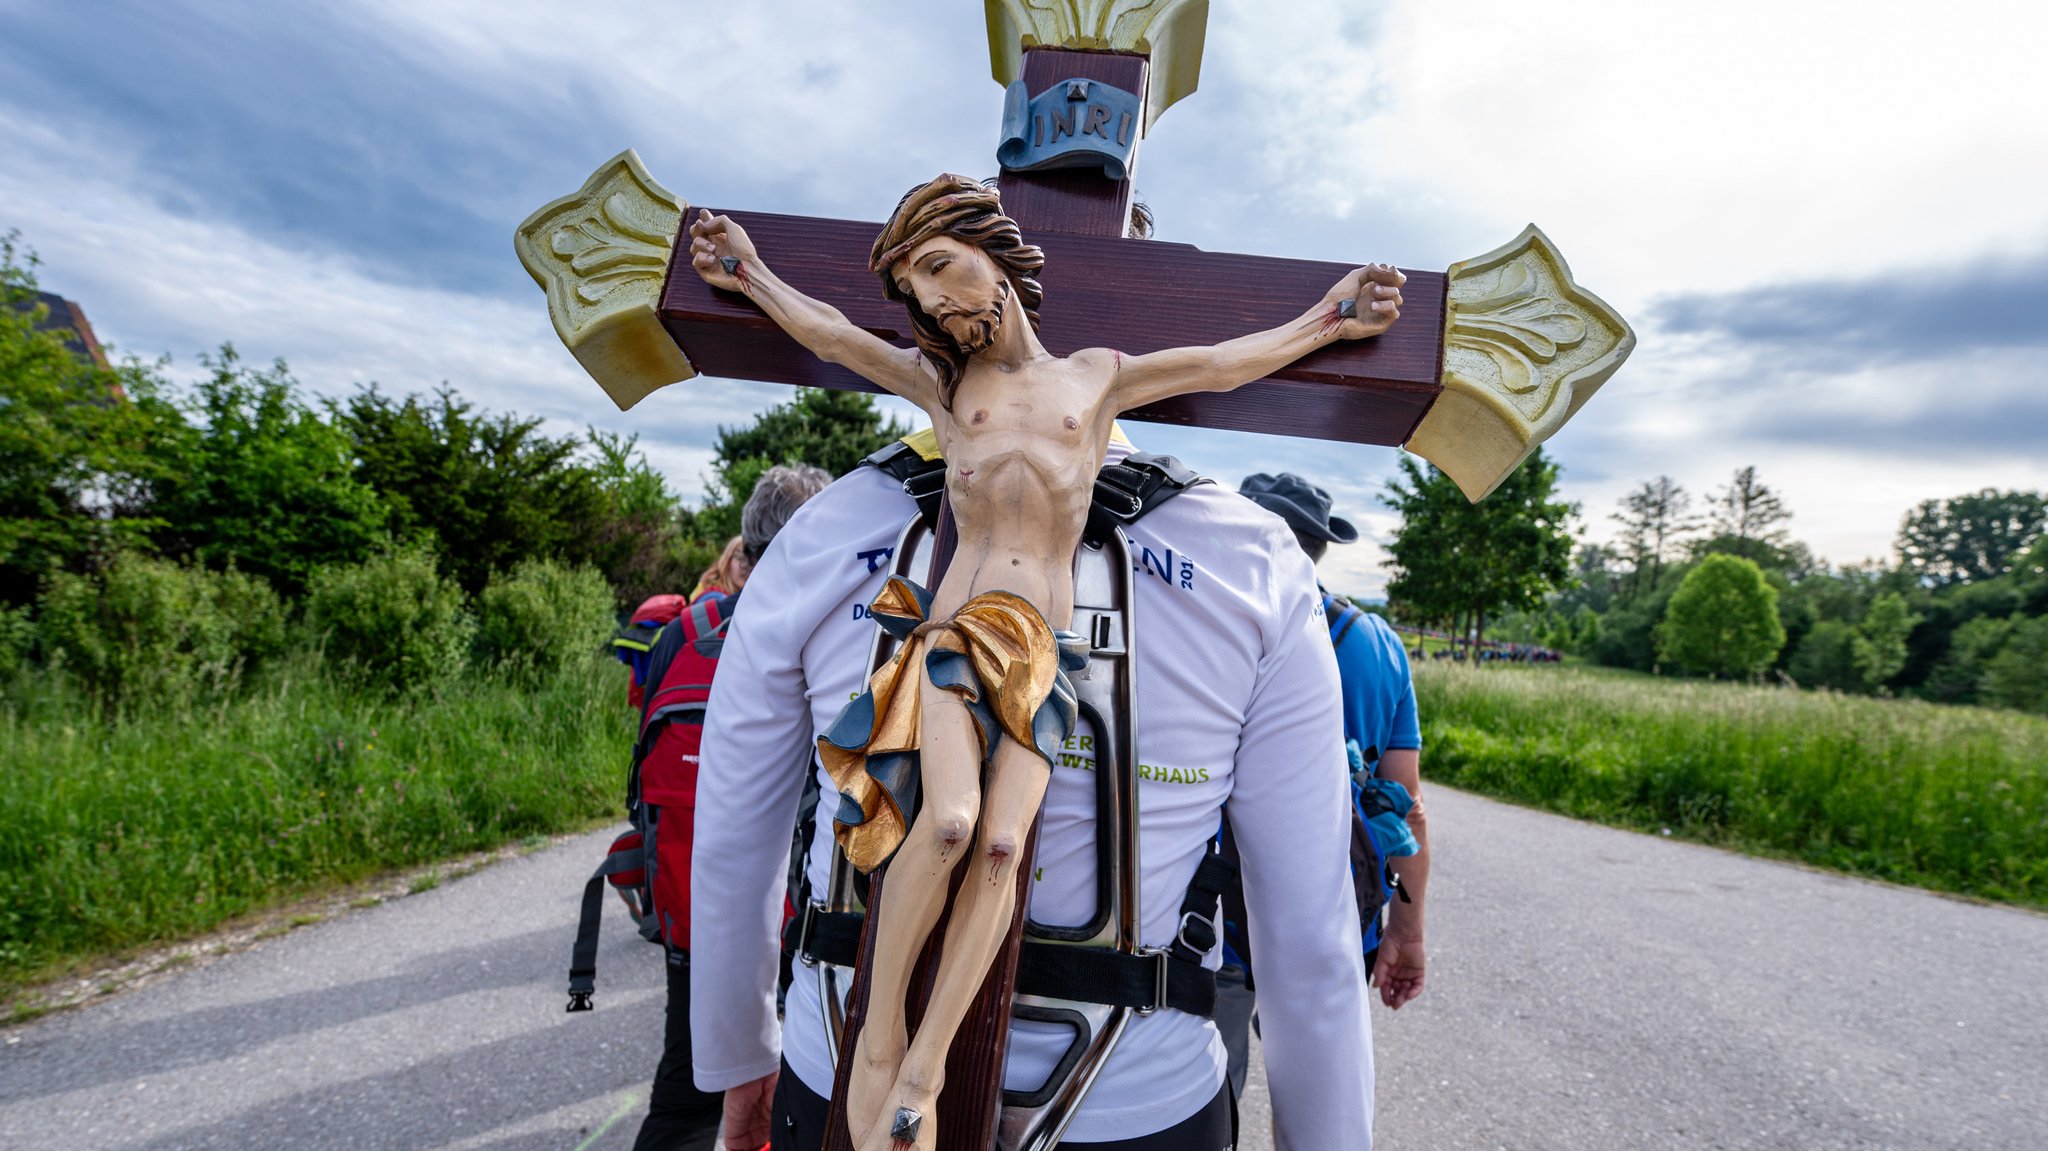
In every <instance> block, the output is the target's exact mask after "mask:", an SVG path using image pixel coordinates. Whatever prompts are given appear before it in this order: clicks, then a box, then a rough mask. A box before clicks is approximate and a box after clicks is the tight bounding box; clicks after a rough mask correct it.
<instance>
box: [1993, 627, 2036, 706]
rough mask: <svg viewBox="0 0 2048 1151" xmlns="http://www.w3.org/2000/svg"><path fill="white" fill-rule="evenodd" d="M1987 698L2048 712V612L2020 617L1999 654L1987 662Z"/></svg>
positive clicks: (2005, 704) (2006, 704)
mask: <svg viewBox="0 0 2048 1151" xmlns="http://www.w3.org/2000/svg"><path fill="white" fill-rule="evenodd" d="M1983 683H1984V686H1983V691H1984V698H1985V699H1987V700H1989V701H1990V702H1992V703H1996V704H2002V705H2003V706H2005V707H2016V708H2018V709H2020V710H2021V711H2032V712H2039V713H2042V714H2048V616H2040V617H2037V618H2035V619H2029V620H2018V621H2015V622H2014V623H2013V625H2012V632H2011V634H2010V635H2009V636H2008V637H2007V638H2006V641H2005V645H2004V647H2002V648H2001V649H2000V650H1999V652H1998V654H1997V655H1995V656H1993V657H1991V659H1990V660H1989V661H1988V662H1987V663H1986V664H1985V665H1984V681H1983Z"/></svg>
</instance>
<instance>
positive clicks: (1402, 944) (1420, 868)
mask: <svg viewBox="0 0 2048 1151" xmlns="http://www.w3.org/2000/svg"><path fill="white" fill-rule="evenodd" d="M1238 491H1239V493H1240V494H1242V495H1244V496H1245V497H1246V498H1247V499H1249V500H1251V501H1252V502H1253V503H1256V504H1258V505H1259V506H1260V507H1262V508H1265V509H1266V510H1267V511H1269V512H1272V513H1273V514H1275V515H1277V516H1279V517H1280V518H1281V519H1283V520H1285V521H1286V522H1287V526H1288V527H1289V528H1291V529H1292V530H1293V532H1294V538H1295V539H1296V540H1297V541H1299V542H1300V544H1301V548H1302V550H1303V551H1305V552H1307V553H1308V557H1309V558H1310V559H1311V560H1314V561H1316V562H1317V563H1321V562H1322V559H1323V555H1324V554H1325V553H1326V552H1328V551H1329V548H1330V545H1331V544H1333V543H1338V544H1348V543H1353V542H1356V541H1357V539H1358V529H1357V528H1356V527H1354V526H1353V525H1352V524H1351V522H1350V521H1348V520H1345V519H1343V518H1341V517H1339V516H1333V515H1331V514H1330V493H1328V492H1326V491H1324V490H1323V489H1322V488H1319V487H1317V486H1316V485H1315V484H1312V483H1310V482H1309V481H1308V480H1306V479H1303V478H1302V477H1301V476H1298V475H1295V474H1293V473H1292V472H1282V473H1280V474H1279V475H1267V474H1266V473H1264V472H1261V473H1259V474H1257V475H1252V476H1247V477H1245V481H1244V483H1242V484H1240V485H1238ZM1323 611H1324V614H1325V616H1326V617H1327V619H1328V622H1329V625H1330V642H1331V643H1332V644H1333V645H1335V647H1336V649H1337V673H1338V675H1339V677H1340V678H1341V679H1342V680H1343V685H1344V687H1343V690H1344V738H1345V739H1346V740H1347V741H1350V742H1353V743H1355V744H1356V745H1357V746H1358V748H1359V750H1360V751H1361V753H1362V754H1363V758H1364V761H1365V763H1366V765H1368V766H1370V765H1372V764H1373V761H1374V758H1375V757H1377V759H1378V766H1377V767H1376V768H1375V774H1377V775H1378V776H1379V777H1380V778H1381V779H1385V780H1391V781H1392V782H1394V783H1398V784H1400V785H1401V786H1402V787H1404V788H1406V789H1407V791H1408V795H1409V796H1410V797H1411V798H1412V799H1413V800H1414V803H1415V806H1414V807H1413V808H1412V809H1411V810H1410V811H1409V812H1408V827H1409V830H1410V831H1411V832H1412V833H1413V834H1414V836H1415V845H1416V850H1415V854H1413V855H1409V856H1403V857H1400V858H1399V860H1398V862H1397V863H1396V864H1395V871H1397V872H1398V873H1399V874H1400V877H1401V887H1402V889H1403V891H1405V892H1406V894H1407V898H1406V899H1401V898H1396V899H1394V900H1393V901H1392V902H1390V903H1389V904H1388V911H1387V920H1386V925H1385V928H1384V931H1383V934H1382V936H1381V938H1380V940H1379V947H1378V949H1377V950H1376V951H1375V950H1373V949H1372V943H1373V941H1372V940H1370V939H1368V940H1366V941H1365V943H1366V946H1367V948H1368V951H1367V956H1366V970H1367V971H1368V972H1370V973H1371V978H1372V982H1373V985H1374V986H1375V987H1377V988H1378V989H1379V993H1380V1002H1382V1003H1384V1004H1386V1005H1387V1006H1388V1007H1390V1008H1393V1009H1395V1010H1399V1009H1400V1008H1401V1006H1402V1005H1403V1004H1405V1003H1407V1002H1409V1001H1410V1000H1412V999H1414V998H1415V997H1416V996H1418V995H1420V994H1422V983H1423V977H1424V974H1425V971H1426V968H1427V958H1426V953H1425V950H1424V946H1423V907H1424V899H1425V897H1426V895H1427V894H1428V890H1429V824H1428V820H1427V819H1426V818H1425V817H1424V814H1423V803H1422V731H1421V728H1420V726H1419V725H1418V723H1417V721H1416V717H1415V683H1414V681H1413V679H1411V678H1410V675H1409V670H1408V651H1407V647H1406V646H1405V645H1404V644H1403V643H1402V642H1401V639H1400V637H1399V636H1398V635H1396V634H1395V633H1394V629H1393V628H1392V627H1390V626H1389V625H1388V624H1387V621H1386V620H1385V619H1383V618H1381V617H1380V616H1378V615H1375V614H1373V613H1372V612H1368V611H1364V610H1362V609H1360V608H1358V607H1355V606H1353V605H1352V604H1351V603H1350V602H1349V601H1348V600H1345V599H1343V598H1342V597H1340V596H1335V595H1332V594H1330V592H1329V591H1328V590H1327V589H1325V590H1324V591H1323Z"/></svg>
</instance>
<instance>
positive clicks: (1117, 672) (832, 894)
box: [797, 517, 1167, 1151]
mask: <svg viewBox="0 0 2048 1151" xmlns="http://www.w3.org/2000/svg"><path fill="white" fill-rule="evenodd" d="M933 553H934V537H933V534H932V532H931V531H930V530H929V529H928V528H927V527H926V525H925V522H924V520H923V519H922V518H921V517H913V518H912V519H911V521H910V523H909V524H907V525H905V527H904V529H903V533H902V535H901V536H900V537H899V538H898V540H897V544H896V554H895V562H894V571H895V574H897V575H900V576H906V577H908V576H909V575H910V573H912V572H916V573H918V574H919V575H922V574H924V573H925V572H928V571H929V570H931V562H932V558H933ZM1135 602H1136V586H1135V576H1134V575H1133V569H1132V567H1131V550H1130V543H1129V540H1128V539H1126V538H1125V536H1124V534H1123V532H1122V531H1121V530H1118V531H1116V532H1115V533H1113V534H1112V535H1111V536H1110V537H1109V538H1108V539H1107V540H1105V541H1104V542H1102V543H1100V544H1097V543H1092V542H1089V543H1083V544H1082V545H1081V546H1080V547H1079V548H1078V549H1076V551H1075V553H1074V620H1073V625H1072V627H1073V630H1075V631H1077V632H1079V633H1080V634H1082V635H1083V636H1085V637H1087V639H1088V644H1089V653H1088V664H1087V666H1086V667H1084V668H1082V669H1080V670H1079V671H1076V672H1074V673H1072V674H1071V676H1070V677H1069V678H1070V679H1071V681H1072V683H1073V686H1074V695H1075V699H1076V703H1077V704H1078V710H1079V715H1080V717H1081V718H1082V719H1085V720H1086V721H1087V722H1088V726H1089V727H1090V728H1092V729H1093V731H1094V732H1095V788H1096V791H1095V795H1096V828H1097V834H1096V838H1095V855H1096V901H1095V914H1094V916H1093V918H1091V919H1090V920H1089V921H1088V922H1087V923H1084V924H1079V925H1075V926H1059V925H1052V924H1043V923H1039V922H1037V921H1035V920H1032V919H1031V918H1029V917H1028V916H1027V917H1026V918H1025V921H1024V938H1025V939H1026V940H1027V941H1028V942H1032V943H1035V944H1039V945H1044V946H1055V947H1089V948H1098V949H1106V950H1116V951H1121V952H1124V953H1126V954H1130V955H1137V956H1143V957H1146V958H1150V959H1154V960H1155V961H1156V962H1157V964H1158V967H1159V972H1160V975H1159V994H1158V995H1157V996H1156V997H1155V1000H1154V1002H1155V1007H1154V1008H1151V1009H1147V1008H1143V1007H1135V1008H1134V1007H1112V1006H1109V1005H1107V1004H1100V1003H1085V1002H1080V1001H1076V1000H1068V999H1055V998H1052V997H1049V996H1042V995H1025V994H1018V995H1017V996H1015V998H1014V999H1013V1001H1012V1004H1011V1008H1010V1015H1011V1018H1012V1019H1013V1020H1016V1019H1022V1020H1028V1021H1031V1022H1036V1023H1050V1024H1058V1025H1061V1026H1065V1027H1068V1028H1070V1029H1072V1031H1073V1033H1074V1037H1073V1039H1072V1041H1071V1042H1070V1043H1069V1044H1068V1045H1067V1049H1066V1051H1065V1052H1064V1053H1063V1054H1062V1055H1061V1057H1060V1059H1059V1061H1058V1063H1057V1064H1056V1065H1055V1066H1054V1068H1053V1071H1052V1074H1051V1075H1050V1076H1049V1077H1048V1078H1047V1080H1046V1082H1045V1083H1043V1084H1041V1085H1039V1086H1038V1087H1036V1088H1034V1089H1032V1090H1030V1091H1004V1092H1003V1109H1002V1117H1001V1119H1000V1121H999V1123H998V1124H997V1129H996V1142H995V1147H996V1151H1047V1149H1049V1148H1052V1147H1054V1146H1057V1145H1058V1143H1059V1141H1060V1136H1061V1135H1062V1134H1063V1133H1064V1132H1065V1131H1066V1128H1067V1124H1068V1123H1069V1122H1070V1121H1071V1120H1072V1119H1073V1117H1074V1113H1075V1111H1076V1110H1077V1109H1078V1108H1079V1106H1080V1103H1081V1100H1082V1099H1083V1098H1084V1097H1085V1096H1086V1095H1087V1094H1088V1091H1089V1089H1090V1088H1091V1087H1093V1086H1094V1084H1095V1077H1096V1076H1097V1075H1098V1074H1100V1072H1101V1070H1102V1066H1103V1064H1104V1063H1105V1062H1106V1061H1107V1060H1108V1058H1109V1054H1110V1052H1111V1051H1112V1050H1113V1049H1114V1048H1115V1047H1116V1044H1117V1041H1118V1040H1119V1039H1121V1038H1122V1037H1123V1032H1124V1028H1125V1027H1126V1026H1128V1025H1129V1023H1130V1018H1131V1016H1132V1015H1133V1014H1139V1015H1146V1014H1150V1013H1151V1011H1152V1010H1156V1004H1161V1003H1164V1002H1165V1000H1166V971H1167V966H1166V964H1167V953H1166V952H1165V951H1163V950H1159V949H1156V948H1147V947H1144V946H1143V945H1142V942H1141V932H1142V926H1143V923H1144V919H1143V916H1142V914H1141V907H1140V905H1139V881H1138V754H1137V693H1136V692H1135V690H1133V689H1134V685H1135V675H1134V668H1135V660H1136V655H1137V649H1136V638H1137V637H1136V634H1135V632H1134V629H1133V627H1132V610H1131V608H1132V605H1133V604H1134V603H1135ZM896 647H897V643H896V641H895V639H893V638H892V637H891V636H890V635H889V634H888V633H887V632H885V631H882V630H881V629H879V628H877V629H876V633H875V640H874V646H873V647H872V648H871V650H870V655H869V661H868V666H869V669H870V670H871V671H872V670H875V669H879V668H880V667H881V666H882V665H883V664H884V663H886V662H888V660H889V658H890V657H891V656H892V655H894V654H895V651H896ZM854 877H855V871H854V868H853V866H852V864H850V863H849V862H848V861H847V859H846V853H845V852H843V851H840V850H837V849H836V848H835V849H834V850H833V852H832V865H831V869H830V873H829V875H828V877H827V879H826V882H825V888H824V891H823V892H822V894H821V895H820V896H817V897H814V898H813V899H812V900H811V901H810V903H809V905H808V906H807V907H804V908H800V909H799V913H800V914H802V915H803V916H804V923H803V931H802V935H801V936H800V938H799V941H798V947H797V960H798V962H799V963H801V964H802V965H803V966H804V967H806V968H808V969H810V970H811V971H812V972H813V973H814V974H815V976H816V978H817V980H818V998H819V1001H820V1003H821V1005H822V1011H823V1014H824V1023H825V1028H826V1031H827V1033H828V1034H829V1035H830V1036H831V1039H832V1043H831V1050H832V1051H833V1052H834V1058H835V1060H836V1059H837V1057H838V1056H837V1052H838V1051H839V1047H840V1038H841V1035H842V1033H843V1031H844V1030H845V1027H846V1011H845V995H846V992H847V991H848V990H849V989H851V987H852V986H853V976H854V969H853V968H851V967H843V966H840V965H838V964H835V963H831V962H828V961H826V960H822V959H816V958H812V957H809V956H807V955H806V954H805V951H806V950H807V944H808V942H809V939H808V935H809V932H808V927H809V925H810V923H811V922H812V921H813V919H814V917H816V916H818V915H823V914H842V915H843V914H863V913H865V911H866V907H865V905H864V904H863V903H862V901H861V898H860V893H859V892H858V891H857V890H856V885H855V882H854Z"/></svg>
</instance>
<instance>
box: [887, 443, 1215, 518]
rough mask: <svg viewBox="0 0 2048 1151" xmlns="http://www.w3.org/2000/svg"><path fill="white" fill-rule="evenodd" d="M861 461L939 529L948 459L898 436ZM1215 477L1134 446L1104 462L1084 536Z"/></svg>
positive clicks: (1135, 516)
mask: <svg viewBox="0 0 2048 1151" xmlns="http://www.w3.org/2000/svg"><path fill="white" fill-rule="evenodd" d="M861 464H862V465H864V466H868V467H874V468H879V469H881V471H882V473H883V474H884V475H887V476H888V477H889V478H890V479H893V480H895V481H896V482H897V483H899V484H901V485H903V491H904V494H906V495H908V496H909V497H910V498H911V499H913V500H915V501H917V514H918V515H919V516H921V517H923V519H924V522H925V526H926V527H928V528H931V529H932V530H934V531H936V530H938V522H939V497H940V496H942V495H944V494H945V492H946V461H944V460H928V459H925V458H924V457H923V456H921V455H919V454H918V453H917V449H916V448H913V447H911V446H910V445H909V444H907V443H905V442H903V441H902V440H896V441H893V442H892V443H890V444H889V445H888V446H887V447H884V448H882V449H881V450H880V451H877V452H875V453H874V454H873V455H870V456H869V457H868V458H866V459H864V460H862V461H861ZM1214 482H1215V481H1214V480H1210V479H1208V478H1206V477H1204V476H1201V475H1198V474H1197V473H1196V472H1195V470H1194V469H1193V468H1190V467H1188V466H1187V465H1186V464H1183V463H1181V462H1180V461H1179V460H1177V459H1175V458H1173V457H1172V456H1155V455H1153V454H1152V453H1150V452H1132V453H1131V454H1130V455H1127V456H1125V457H1124V458H1123V459H1122V460H1119V461H1118V462H1116V463H1113V464H1107V465H1104V467H1103V469H1102V471H1100V472H1099V473H1097V474H1096V476H1095V494H1094V498H1093V500H1092V501H1091V502H1090V504H1089V507H1088V526H1087V528H1086V529H1084V531H1083V532H1082V538H1083V539H1086V540H1090V541H1093V542H1096V543H1100V542H1101V541H1103V540H1106V539H1108V538H1109V537H1110V535H1111V534H1112V533H1114V532H1115V531H1116V529H1118V528H1120V527H1124V526H1126V525H1129V524H1133V523H1136V522H1137V521H1138V520H1139V519H1140V518H1142V517H1143V516H1144V515H1145V513H1146V512H1149V511H1151V510H1152V509H1153V508H1156V507H1158V506H1159V505H1160V504H1163V503H1165V502H1166V501H1167V500H1170V499H1172V498H1173V497H1175V496H1177V495H1179V494H1180V493H1182V492H1184V491H1186V490H1187V489H1189V488H1191V487H1194V486H1196V485H1197V484H1207V483H1214Z"/></svg>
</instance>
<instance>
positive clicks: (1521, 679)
mask: <svg viewBox="0 0 2048 1151" xmlns="http://www.w3.org/2000/svg"><path fill="white" fill-rule="evenodd" d="M1415 686H1416V695H1417V700H1418V703H1419V705H1420V708H1421V713H1422V718H1423V744H1424V748H1423V770H1424V772H1425V773H1426V774H1427V775H1429V776H1430V778H1432V779H1435V780H1441V781H1443V782H1445V783H1449V784H1453V785H1455V786H1459V787H1466V788H1470V789H1473V790H1476V791H1483V792H1488V793H1491V794H1494V795H1498V796H1502V797H1504V798H1508V799H1513V800H1517V801H1520V802H1524V803H1530V804H1534V805H1537V806H1540V807H1545V808H1549V809H1551V810H1554V811H1560V812H1564V813H1566V814H1569V815H1575V816H1580V817H1583V818H1588V819H1597V820H1602V821H1605V822H1610V823H1617V824H1621V825H1623V826H1628V827H1637V828H1643V829H1647V830H1662V829H1665V828H1669V829H1670V830H1671V831H1672V832H1673V833H1675V834H1679V835H1684V836H1687V837H1689V838H1693V839H1698V840H1702V841H1705V842H1709V843H1716V844H1723V845H1727V846H1731V847H1738V848H1743V849H1746V850H1753V851H1761V852H1764V853H1768V854H1773V855H1778V856H1782V857H1786V858H1791V859H1798V860H1802V861H1805V862H1808V863H1813V864H1818V865H1821V866H1825V867H1832V868H1838V869H1840V870H1844V871H1850V872H1855V873H1858V874H1863V875H1870V876H1876V877H1879V878H1883V879H1889V880H1894V881H1897V882H1902V883H1911V884H1916V885H1920V886H1925V887H1932V888H1937V889H1941V890H1947V891H1956V892H1963V893H1967V894H1972V895H1979V896H1983V897H1985V898H1990V899H1999V900H2006V901H2010V902H2014V903H2022V904H2030V905H2034V906H2048V720H2041V719H2035V718H2031V717H2028V716H2021V715H2014V714H2011V713H2006V712H1996V711H1988V710H1984V709H1980V708H1966V707H1948V706H1937V705H1933V704H1927V703H1921V702H1919V701H1914V700H1876V699H1866V698H1859V697H1851V696H1843V695H1836V694H1833V693H1828V692H1798V691H1787V690H1780V689H1775V688H1765V687H1743V686H1737V685H1731V684H1719V683H1701V682H1697V681H1693V682H1674V681H1670V680H1661V679H1652V678H1650V677H1647V676H1639V675H1630V674H1624V673H1611V672H1605V673H1603V672H1597V671H1586V670H1578V669H1569V668H1511V667H1500V668H1485V669H1476V668H1465V667H1446V666H1443V665H1441V664H1422V665H1418V666H1417V668H1416V677H1415Z"/></svg>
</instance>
